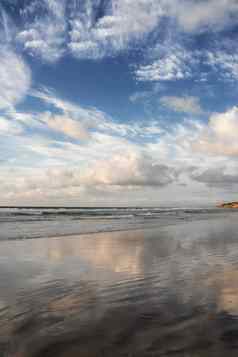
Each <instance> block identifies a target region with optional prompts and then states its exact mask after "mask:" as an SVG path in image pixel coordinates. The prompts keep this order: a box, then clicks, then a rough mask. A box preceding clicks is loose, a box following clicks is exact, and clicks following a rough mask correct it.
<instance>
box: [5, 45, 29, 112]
mask: <svg viewBox="0 0 238 357" xmlns="http://www.w3.org/2000/svg"><path fill="white" fill-rule="evenodd" d="M0 83H1V86H0V109H6V108H10V107H13V106H14V105H15V104H17V103H18V102H20V101H21V100H22V99H23V98H24V97H25V95H26V94H27V92H28V90H29V88H30V85H31V72H30V69H29V67H28V66H27V64H26V63H25V62H24V60H23V59H22V58H21V57H20V56H19V55H17V54H16V53H14V52H13V51H12V50H11V49H8V48H5V47H0Z"/></svg>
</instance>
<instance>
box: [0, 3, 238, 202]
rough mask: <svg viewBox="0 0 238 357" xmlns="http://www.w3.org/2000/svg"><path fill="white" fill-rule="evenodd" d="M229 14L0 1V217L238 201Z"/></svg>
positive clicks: (237, 123) (234, 14) (196, 6)
mask: <svg viewBox="0 0 238 357" xmlns="http://www.w3.org/2000/svg"><path fill="white" fill-rule="evenodd" d="M237 34H238V3H237V1H236V0H216V1H215V0H201V1H199V0H197V1H195V0H120V1H119V0H68V1H66V0H42V1H37V0H25V1H20V0H18V1H17V0H2V1H1V5H0V52H1V56H0V83H1V87H0V150H1V151H0V152H1V154H0V169H1V171H0V172H1V175H0V182H1V185H0V197H1V199H0V203H1V204H9V205H10V204H19V205H20V204H40V205H42V204H46V205H48V204H49V205H51V204H52V205H55V204H60V205H62V204H66V205H164V204H194V205H196V204H207V203H214V202H219V201H222V200H230V199H232V200H235V199H238V195H237V193H236V192H237V186H238V185H237V183H238V164H237V156H238V144H237V133H238V106H237V97H238V87H237V81H238V49H237Z"/></svg>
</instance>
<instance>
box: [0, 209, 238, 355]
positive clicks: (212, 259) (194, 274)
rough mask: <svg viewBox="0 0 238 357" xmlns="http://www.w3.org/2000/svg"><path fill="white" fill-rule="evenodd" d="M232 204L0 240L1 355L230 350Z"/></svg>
mask: <svg viewBox="0 0 238 357" xmlns="http://www.w3.org/2000/svg"><path fill="white" fill-rule="evenodd" d="M237 226H238V224H237V214H236V213H232V214H230V215H229V214H227V215H225V216H224V214H221V217H220V218H217V217H214V216H212V217H211V218H209V219H202V220H199V219H197V220H191V219H190V220H189V221H185V222H183V221H180V222H175V223H174V224H170V225H167V226H162V227H159V226H158V227H153V228H148V227H147V228H145V229H135V230H124V231H118V232H101V233H95V234H81V235H74V236H62V237H54V238H53V237H51V238H39V239H21V240H19V239H14V240H2V241H1V242H0V246H1V249H0V322H1V330H0V356H4V357H5V356H9V357H13V356H14V357H20V356H21V357H31V356H34V357H35V356H39V357H40V356H67V357H71V356H84V357H85V356H92V357H94V356H175V357H180V356H181V357H182V356H192V357H197V356H200V357H201V356H202V357H203V356H204V357H207V356H209V357H210V356H216V357H220V356H221V357H222V356H227V355H229V356H237V353H238V339H237V337H238V319H237V317H238V298H237V296H238V259H237V257H238V233H237Z"/></svg>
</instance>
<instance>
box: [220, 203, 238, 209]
mask: <svg viewBox="0 0 238 357" xmlns="http://www.w3.org/2000/svg"><path fill="white" fill-rule="evenodd" d="M217 207H220V208H238V202H226V203H221V204H219V205H218V206H217Z"/></svg>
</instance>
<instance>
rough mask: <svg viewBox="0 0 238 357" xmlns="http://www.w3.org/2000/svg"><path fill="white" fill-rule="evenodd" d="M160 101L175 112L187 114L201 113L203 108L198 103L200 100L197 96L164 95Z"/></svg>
mask: <svg viewBox="0 0 238 357" xmlns="http://www.w3.org/2000/svg"><path fill="white" fill-rule="evenodd" d="M160 102H161V103H162V104H163V105H164V106H166V107H167V108H169V109H172V110H173V111H175V112H182V113H188V114H195V115H197V114H202V113H203V110H202V108H201V105H200V100H199V98H197V97H192V96H184V97H176V96H164V97H161V98H160Z"/></svg>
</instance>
